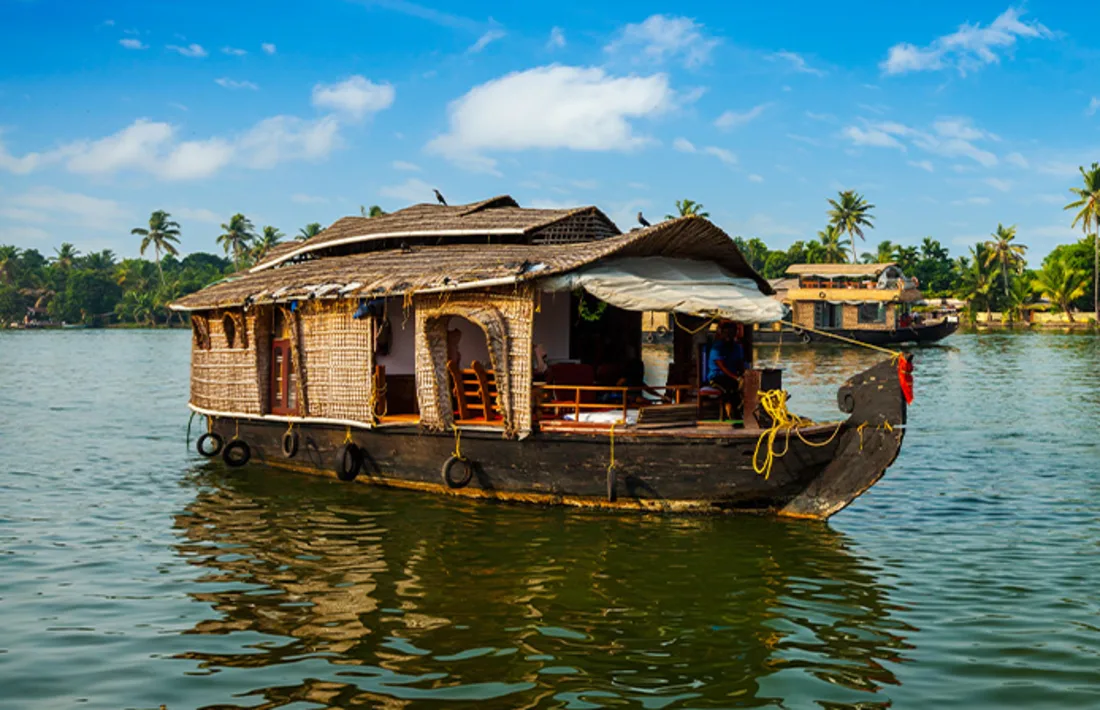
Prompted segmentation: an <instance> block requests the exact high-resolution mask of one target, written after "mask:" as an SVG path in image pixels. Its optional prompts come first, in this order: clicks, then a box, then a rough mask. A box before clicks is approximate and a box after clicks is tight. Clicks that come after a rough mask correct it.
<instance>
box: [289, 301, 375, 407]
mask: <svg viewBox="0 0 1100 710" xmlns="http://www.w3.org/2000/svg"><path fill="white" fill-rule="evenodd" d="M357 305H358V304H357V302H356V301H311V302H309V303H306V304H304V305H303V306H302V307H301V308H300V309H299V313H300V321H299V322H300V338H301V348H302V369H303V370H304V373H302V374H303V378H302V382H303V386H304V388H305V390H306V403H307V407H308V409H309V416H311V417H328V418H331V419H350V420H353V421H360V422H370V421H371V387H372V384H373V378H372V373H373V372H374V348H373V344H372V342H371V321H370V320H369V319H367V318H363V319H360V320H355V319H354V318H352V314H353V313H354V312H355V309H356V307H357Z"/></svg>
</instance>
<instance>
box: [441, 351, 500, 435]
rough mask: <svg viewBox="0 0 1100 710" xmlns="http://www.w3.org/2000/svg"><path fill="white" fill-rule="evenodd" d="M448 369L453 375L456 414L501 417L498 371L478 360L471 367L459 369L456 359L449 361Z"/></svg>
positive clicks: (452, 389)
mask: <svg viewBox="0 0 1100 710" xmlns="http://www.w3.org/2000/svg"><path fill="white" fill-rule="evenodd" d="M447 371H448V372H449V373H450V375H451V392H452V394H453V395H454V404H455V414H456V415H458V418H459V419H483V420H485V421H487V422H488V421H493V420H495V419H500V418H501V417H500V407H499V405H498V404H497V385H496V373H495V372H494V371H493V370H486V369H485V366H484V365H482V364H481V363H480V362H478V361H477V360H474V361H473V362H472V363H470V368H469V369H466V370H462V369H459V367H458V363H456V362H455V361H454V360H448V361H447Z"/></svg>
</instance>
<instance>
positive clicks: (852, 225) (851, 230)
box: [829, 190, 875, 263]
mask: <svg viewBox="0 0 1100 710" xmlns="http://www.w3.org/2000/svg"><path fill="white" fill-rule="evenodd" d="M837 196H838V197H839V198H840V199H839V200H832V199H830V200H829V205H831V206H832V209H831V210H829V221H830V222H831V223H832V224H834V225H836V227H837V228H838V229H839V230H840V233H841V234H847V235H848V237H849V238H850V239H851V240H852V262H853V263H855V262H857V261H859V256H858V255H857V254H856V237H859V238H860V239H865V237H864V236H863V228H864V227H867V228H868V229H874V227H875V225H874V224H873V223H872V220H873V219H874V218H875V216H874V215H873V214H871V210H873V209H874V208H875V206H874V205H872V204H868V203H867V200H865V199H863V195H861V194H859V193H858V192H856V191H855V190H844V191H843V192H841V193H840V194H839V195H837Z"/></svg>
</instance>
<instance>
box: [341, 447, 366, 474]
mask: <svg viewBox="0 0 1100 710" xmlns="http://www.w3.org/2000/svg"><path fill="white" fill-rule="evenodd" d="M362 467H363V454H362V452H361V451H360V450H359V447H358V446H356V445H355V444H353V443H352V442H350V441H349V442H348V443H346V444H344V445H343V446H341V447H340V448H339V449H337V450H336V477H337V478H339V479H340V480H341V481H354V480H355V478H356V476H358V475H359V469H361V468H362Z"/></svg>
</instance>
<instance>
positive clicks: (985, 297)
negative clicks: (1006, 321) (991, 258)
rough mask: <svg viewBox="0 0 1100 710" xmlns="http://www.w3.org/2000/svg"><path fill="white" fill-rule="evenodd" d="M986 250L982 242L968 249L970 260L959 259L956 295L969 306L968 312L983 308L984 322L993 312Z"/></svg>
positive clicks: (991, 286)
mask: <svg viewBox="0 0 1100 710" xmlns="http://www.w3.org/2000/svg"><path fill="white" fill-rule="evenodd" d="M985 253H986V249H985V244H984V243H983V242H979V243H978V244H977V246H974V247H971V248H970V258H969V259H968V258H966V257H959V262H958V263H959V270H960V272H961V274H962V280H961V282H960V284H959V289H958V291H957V295H958V297H959V298H962V299H965V300H966V301H968V302H969V304H970V310H971V311H974V310H975V309H977V308H979V307H984V309H985V313H986V320H987V321H988V319H989V317H990V313H991V312H992V310H993V304H992V299H990V292H991V291H992V290H993V281H992V280H991V279H990V278H989V271H988V270H987V268H986V255H985Z"/></svg>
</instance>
